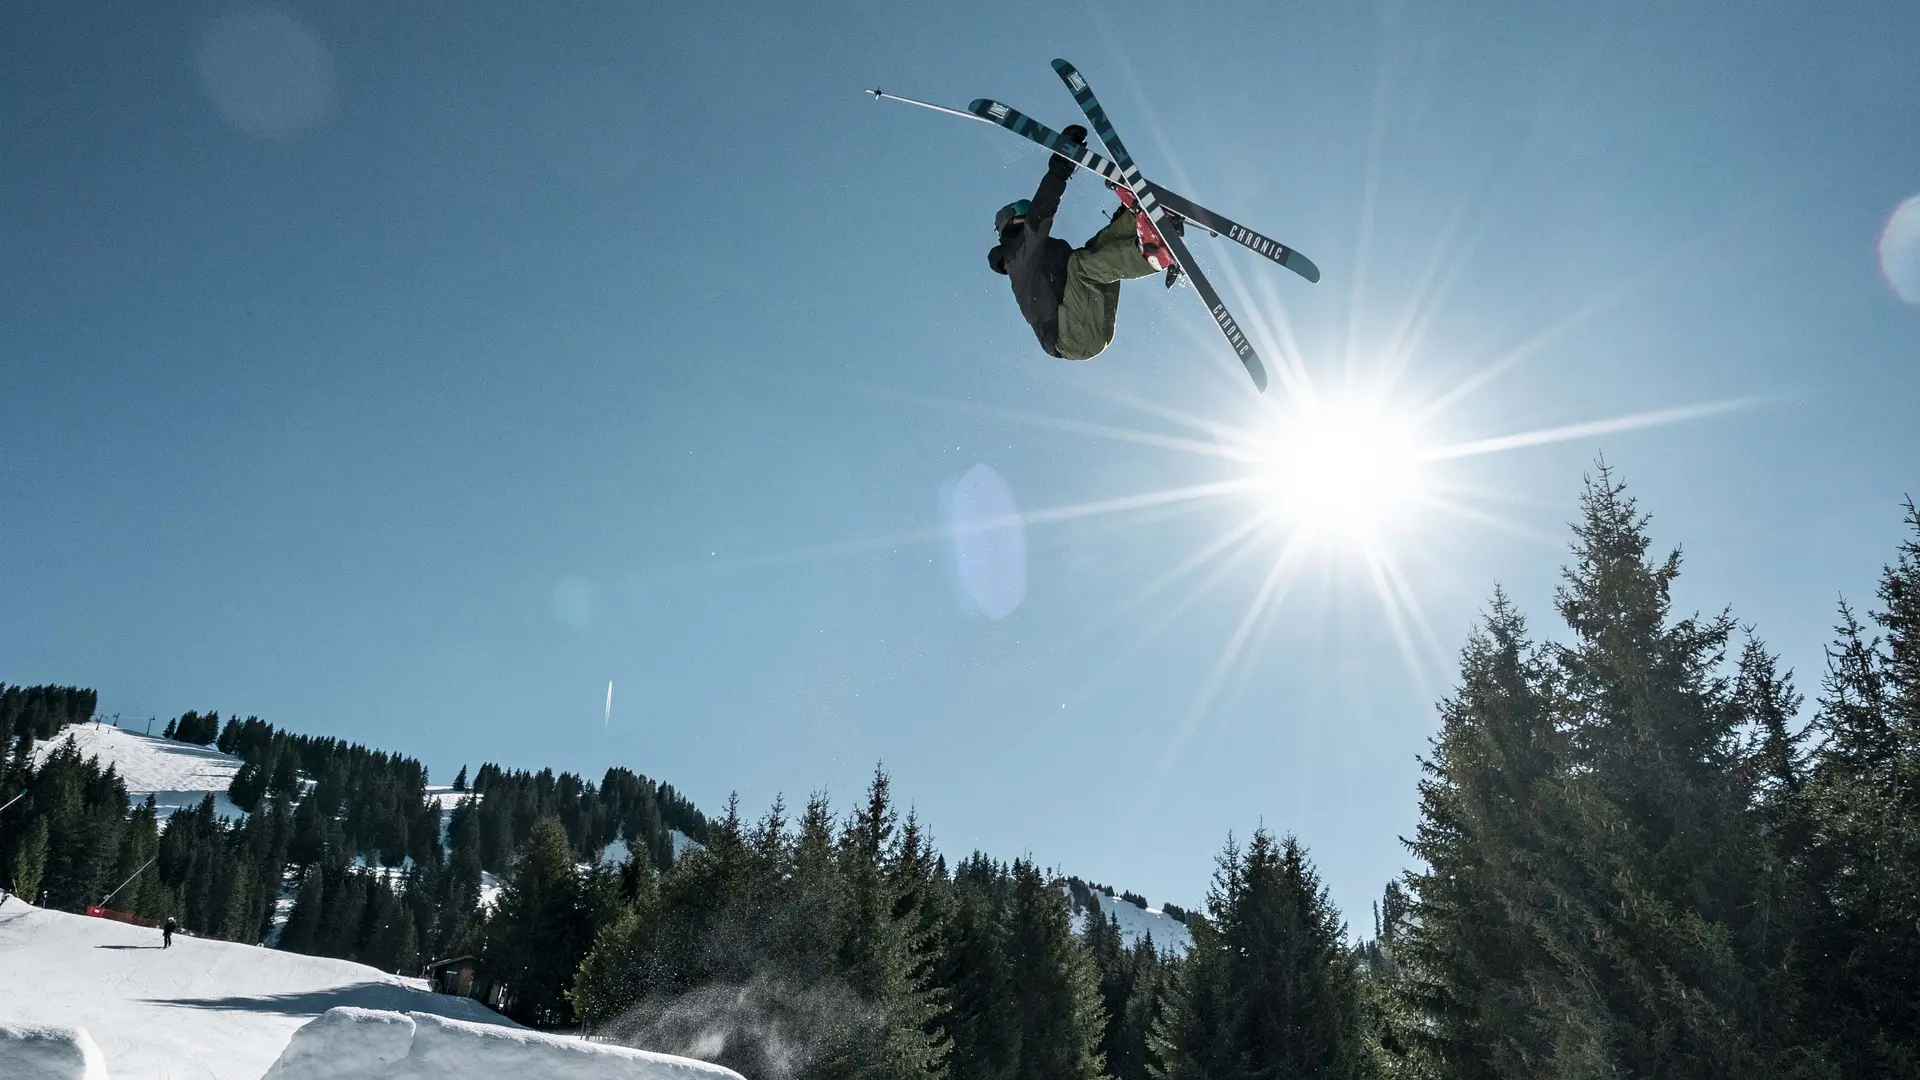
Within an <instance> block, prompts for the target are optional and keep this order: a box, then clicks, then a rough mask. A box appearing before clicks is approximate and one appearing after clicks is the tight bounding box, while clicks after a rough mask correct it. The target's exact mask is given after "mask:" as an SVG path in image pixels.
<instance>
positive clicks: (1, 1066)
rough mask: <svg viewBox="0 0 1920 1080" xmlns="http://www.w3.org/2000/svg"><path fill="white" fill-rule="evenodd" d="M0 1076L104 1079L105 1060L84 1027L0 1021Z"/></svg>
mask: <svg viewBox="0 0 1920 1080" xmlns="http://www.w3.org/2000/svg"><path fill="white" fill-rule="evenodd" d="M0 1076H4V1077H6V1078H7V1080H107V1062H106V1058H104V1057H102V1056H101V1054H100V1048H99V1047H98V1046H95V1045H94V1044H93V1039H92V1037H91V1036H89V1035H88V1034H87V1029H86V1028H77V1027H73V1026H71V1025H67V1024H9V1023H7V1022H6V1021H4V1020H0Z"/></svg>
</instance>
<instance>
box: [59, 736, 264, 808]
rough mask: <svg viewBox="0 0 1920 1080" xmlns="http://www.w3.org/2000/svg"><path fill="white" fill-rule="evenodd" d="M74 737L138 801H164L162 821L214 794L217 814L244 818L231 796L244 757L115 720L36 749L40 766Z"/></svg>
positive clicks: (86, 755)
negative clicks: (128, 726) (150, 798)
mask: <svg viewBox="0 0 1920 1080" xmlns="http://www.w3.org/2000/svg"><path fill="white" fill-rule="evenodd" d="M69 741H71V742H72V743H73V744H74V746H75V747H77V748H78V749H79V751H80V756H81V757H83V758H93V757H97V758H99V759H100V764H101V765H102V766H106V765H111V766H113V768H114V771H115V772H118V773H119V774H120V779H121V780H123V781H125V782H126V785H127V795H128V796H129V797H130V798H132V800H133V802H134V803H135V804H138V803H141V802H144V801H146V798H147V796H148V795H152V796H153V798H154V802H155V803H157V804H158V805H159V808H160V818H161V820H162V821H164V820H166V818H167V817H168V816H169V815H171V814H172V813H173V812H174V811H175V810H179V809H182V808H185V807H190V806H199V805H200V801H201V800H202V799H204V798H206V797H207V795H208V794H209V793H211V794H212V795H213V805H214V812H215V813H218V814H220V815H222V816H224V817H232V818H238V817H243V816H245V815H244V813H243V812H242V811H241V809H240V808H239V807H237V806H235V805H233V801H232V800H230V799H228V798H227V788H228V787H229V786H230V785H232V783H233V777H234V774H235V773H238V772H239V771H240V765H241V762H240V759H239V758H237V757H234V756H233V755H232V754H223V753H221V752H220V751H218V750H215V749H213V748H212V747H207V746H194V745H191V744H189V743H183V742H174V741H173V740H172V739H163V738H160V737H159V736H158V735H139V734H136V733H134V732H131V731H122V730H121V729H119V728H117V727H114V726H113V725H111V724H73V725H70V726H68V727H64V728H62V729H60V734H58V735H55V736H54V737H53V738H51V739H48V740H47V741H45V742H43V743H40V744H39V745H38V746H36V747H34V755H35V762H36V764H37V763H38V762H40V761H44V760H46V757H47V755H49V754H51V753H53V751H54V748H55V747H57V746H59V745H60V744H61V743H64V742H69Z"/></svg>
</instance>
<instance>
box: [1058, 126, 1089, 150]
mask: <svg viewBox="0 0 1920 1080" xmlns="http://www.w3.org/2000/svg"><path fill="white" fill-rule="evenodd" d="M1060 137H1061V138H1063V139H1065V140H1067V141H1068V142H1070V143H1079V144H1080V145H1081V146H1085V145H1087V129H1086V128H1084V127H1081V126H1080V125H1079V124H1074V125H1072V126H1070V127H1068V128H1067V130H1065V131H1063V132H1061V133H1060Z"/></svg>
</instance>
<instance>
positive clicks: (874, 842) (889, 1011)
mask: <svg viewBox="0 0 1920 1080" xmlns="http://www.w3.org/2000/svg"><path fill="white" fill-rule="evenodd" d="M896 821H897V815H896V813H895V811H894V809H893V799H892V794H891V791H890V785H889V781H888V779H887V774H886V773H885V772H884V771H882V770H880V769H877V768H876V769H875V770H874V774H873V781H872V783H871V784H870V785H869V786H868V788H867V798H866V802H865V803H864V804H863V805H862V806H861V807H860V808H859V809H858V810H856V811H854V813H853V814H852V816H850V817H849V818H848V820H847V825H846V828H845V829H844V830H843V831H842V833H841V837H840V844H839V853H838V854H839V863H840V872H841V882H842V886H841V887H842V889H843V890H844V891H843V892H842V894H841V906H840V934H839V938H840V948H839V954H840V955H839V970H840V977H841V978H842V980H844V982H845V983H846V985H848V986H850V987H852V988H853V989H854V991H855V992H856V993H858V994H859V995H861V996H862V997H863V998H865V999H866V1000H867V1001H868V1002H869V1003H870V1004H871V1005H873V1006H874V1007H875V1008H876V1010H877V1011H878V1013H879V1016H880V1018H881V1019H880V1028H879V1030H878V1032H876V1033H875V1038H874V1041H873V1043H872V1044H871V1045H870V1046H868V1047H867V1048H865V1050H864V1053H862V1055H861V1058H862V1061H861V1064H860V1067H859V1073H860V1075H861V1076H863V1077H886V1078H887V1080H931V1078H932V1077H934V1076H936V1075H937V1074H938V1073H939V1072H940V1071H941V1070H942V1066H943V1065H944V1063H945V1057H946V1048H945V1046H944V1045H943V1044H941V1043H940V1042H939V1041H938V1040H937V1039H936V1038H935V1037H934V1036H933V1035H932V1034H931V1032H932V1031H933V1030H934V1028H935V1019H936V1016H937V1012H936V1008H935V1005H934V1002H933V1001H932V1000H931V999H930V997H929V995H928V993H927V989H926V988H925V987H922V986H919V985H916V984H915V982H914V979H913V974H914V970H915V968H916V966H917V963H916V962H917V959H918V958H917V956H916V951H917V950H916V942H915V941H914V940H913V934H912V928H913V927H914V926H915V925H916V924H917V921H918V920H917V918H915V917H914V916H916V915H917V913H916V912H911V911H907V912H903V911H901V910H900V909H899V907H898V906H897V904H898V902H899V901H900V900H901V899H902V897H901V895H900V892H899V881H898V878H897V877H896V876H895V875H894V874H893V873H892V872H891V871H892V870H893V864H894V861H895V860H896V859H897V857H898V855H899V849H898V848H896V847H895V846H894V844H893V839H894V827H895V824H896Z"/></svg>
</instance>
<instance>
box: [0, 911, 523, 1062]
mask: <svg viewBox="0 0 1920 1080" xmlns="http://www.w3.org/2000/svg"><path fill="white" fill-rule="evenodd" d="M339 1005H354V1006H360V1007H363V1008H373V1009H385V1010H391V1011H398V1012H411V1013H415V1014H424V1013H441V1014H444V1015H448V1016H453V1017H456V1018H458V1019H461V1020H474V1021H482V1022H488V1023H493V1024H501V1025H506V1026H507V1027H508V1028H511V1027H512V1025H511V1023H510V1022H509V1021H507V1020H506V1019H504V1018H503V1017H500V1016H498V1015H496V1014H495V1013H493V1012H491V1011H489V1010H488V1009H487V1008H486V1007H485V1006H483V1005H481V1004H480V1003H479V1002H477V1001H473V1000H470V999H468V998H460V997H450V996H448V995H445V994H436V993H433V992H432V991H430V990H429V989H427V984H426V982H425V981H424V980H421V979H403V978H399V977H396V976H393V975H388V974H386V973H384V972H381V971H378V970H375V969H374V968H370V967H366V966H364V965H362V964H354V963H349V962H348V961H345V960H328V959H324V958H322V957H317V956H302V955H300V954H299V953H289V952H280V951H279V950H277V949H264V948H261V947H259V946H257V945H239V944H235V943H233V942H227V941H206V940H202V939H200V938H190V937H175V938H174V939H173V948H171V949H164V950H163V949H161V948H160V932H159V931H157V930H148V929H145V928H143V927H138V926H128V925H126V924H124V923H117V922H109V921H108V920H106V919H90V918H87V917H86V916H84V915H69V914H67V913H66V912H62V911H46V910H43V909H40V908H36V907H32V906H30V905H28V904H25V903H22V902H21V901H20V900H19V899H17V898H16V899H12V900H8V901H7V902H6V904H5V906H4V907H0V1026H10V1027H27V1026H37V1025H46V1024H58V1025H77V1026H80V1027H83V1028H85V1029H86V1030H87V1032H88V1033H89V1034H91V1035H92V1036H93V1038H94V1040H95V1042H97V1044H98V1046H99V1051H100V1053H101V1054H102V1055H104V1057H105V1061H106V1067H107V1069H108V1070H109V1071H110V1072H111V1074H112V1075H113V1076H116V1077H122V1078H126V1077H156V1076H164V1077H168V1078H169V1080H259V1077H260V1074H261V1073H263V1072H265V1071H266V1070H267V1067H268V1066H269V1065H271V1064H273V1060H274V1059H275V1058H276V1057H278V1056H279V1055H280V1051H281V1050H283V1049H285V1048H286V1046H287V1040H289V1039H291V1038H292V1037H293V1034H294V1032H295V1031H297V1030H299V1029H300V1027H301V1025H303V1024H305V1023H306V1022H307V1021H309V1020H311V1019H313V1018H314V1017H316V1016H319V1015H321V1014H323V1013H325V1012H326V1011H327V1010H329V1009H332V1008H334V1007H335V1006H339ZM11 1065H12V1063H11V1062H9V1061H8V1060H7V1059H6V1058H5V1057H4V1056H0V1078H4V1080H13V1078H14V1077H15V1076H18V1075H21V1073H20V1072H19V1071H16V1070H15V1069H14V1068H12V1067H11ZM25 1075H28V1076H32V1075H34V1074H33V1073H30V1072H29V1073H25Z"/></svg>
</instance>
